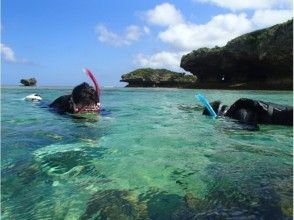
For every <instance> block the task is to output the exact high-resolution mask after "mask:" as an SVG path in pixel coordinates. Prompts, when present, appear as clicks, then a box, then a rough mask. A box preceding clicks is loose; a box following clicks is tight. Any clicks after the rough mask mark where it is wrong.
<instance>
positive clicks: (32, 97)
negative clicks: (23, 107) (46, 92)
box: [24, 93, 42, 101]
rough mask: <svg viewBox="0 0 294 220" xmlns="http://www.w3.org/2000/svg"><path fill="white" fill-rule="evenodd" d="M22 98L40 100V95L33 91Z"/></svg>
mask: <svg viewBox="0 0 294 220" xmlns="http://www.w3.org/2000/svg"><path fill="white" fill-rule="evenodd" d="M24 100H27V101H41V100H42V97H41V96H39V95H38V94H36V93H34V94H30V95H28V96H26V97H25V98H24Z"/></svg>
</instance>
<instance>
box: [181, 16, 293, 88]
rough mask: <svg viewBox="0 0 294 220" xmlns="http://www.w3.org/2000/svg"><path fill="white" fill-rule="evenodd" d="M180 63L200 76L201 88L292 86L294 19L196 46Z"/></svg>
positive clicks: (199, 84) (198, 85) (199, 85)
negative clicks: (222, 43) (223, 43)
mask: <svg viewBox="0 0 294 220" xmlns="http://www.w3.org/2000/svg"><path fill="white" fill-rule="evenodd" d="M181 67H182V68H183V69H185V70H186V71H189V72H191V73H192V74H193V75H196V76H197V78H198V82H197V87H198V88H217V89H222V88H236V89H292V85H293V20H290V21H288V22H285V23H282V24H278V25H275V26H272V27H270V28H266V29H262V30H258V31H254V32H252V33H248V34H244V35H242V36H240V37H237V38H235V39H233V40H231V41H229V42H228V43H227V45H226V46H224V47H215V48H212V49H209V48H200V49H198V50H195V51H193V52H191V53H189V54H187V55H184V56H183V57H182V59H181Z"/></svg>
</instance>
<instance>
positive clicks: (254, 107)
mask: <svg viewBox="0 0 294 220" xmlns="http://www.w3.org/2000/svg"><path fill="white" fill-rule="evenodd" d="M211 106H212V108H213V109H214V111H215V112H216V114H217V115H218V116H225V117H229V118H232V119H235V120H238V122H240V123H246V124H252V125H257V124H275V125H289V126H293V107H291V106H284V105H278V104H274V103H270V102H263V101H258V100H252V99H246V98H242V99H238V100H237V101H236V102H235V103H234V104H233V105H231V106H226V105H222V104H221V103H220V102H219V101H215V102H212V103H211ZM203 114H205V115H209V113H208V111H207V110H206V109H205V110H204V112H203Z"/></svg>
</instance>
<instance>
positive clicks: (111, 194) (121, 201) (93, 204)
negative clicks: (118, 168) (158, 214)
mask: <svg viewBox="0 0 294 220" xmlns="http://www.w3.org/2000/svg"><path fill="white" fill-rule="evenodd" d="M80 219H81V220H83V219H85V220H86V219H148V218H147V216H146V206H144V205H142V204H138V201H136V199H135V198H133V197H132V196H131V194H130V192H129V191H127V190H115V189H113V190H111V189H110V190H105V191H99V192H97V193H95V194H94V195H93V196H92V198H91V199H90V201H89V202H88V204H87V208H86V210H85V213H84V214H83V215H82V216H81V218H80Z"/></svg>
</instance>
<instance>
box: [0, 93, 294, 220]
mask: <svg viewBox="0 0 294 220" xmlns="http://www.w3.org/2000/svg"><path fill="white" fill-rule="evenodd" d="M1 90H2V95H1V113H2V117H1V175H2V176H1V177H2V179H1V209H2V213H1V214H2V219H3V220H4V219H21V220H24V219H30V220H31V219H292V216H293V213H292V209H293V206H292V199H293V198H292V195H293V182H292V179H293V154H292V152H293V128H292V127H287V126H273V125H261V126H260V130H259V131H247V130H242V129H240V128H239V127H238V126H236V124H235V123H233V122H228V121H226V120H222V119H212V118H210V117H207V116H203V115H202V108H201V107H200V106H199V103H198V101H197V100H196V99H195V94H196V93H202V94H203V95H205V96H206V98H207V99H208V100H210V101H213V100H221V101H222V102H223V103H225V104H232V103H233V102H234V101H236V100H237V99H238V98H241V97H244V98H252V99H258V100H263V101H269V102H274V103H278V104H286V105H293V103H292V100H293V93H292V91H233V90H232V91H229V90H224V91H221V90H189V89H187V90H184V89H163V88H146V89H145V88H105V89H103V90H102V96H101V105H102V108H103V111H102V112H101V114H100V115H94V116H90V117H87V118H86V119H78V118H73V117H71V116H69V115H59V114H56V113H54V112H52V111H50V110H49V109H48V108H47V107H46V105H47V104H48V103H50V102H52V101H53V100H54V99H55V98H57V97H59V96H60V95H64V94H69V93H71V88H68V87H67V88H62V87H55V88H54V87H52V88H50V87H47V88H45V87H44V88H42V87H36V88H25V87H2V89H1ZM31 93H38V94H39V95H41V96H42V97H43V101H44V102H43V103H42V104H41V105H40V104H38V103H33V102H28V101H24V100H23V98H24V97H25V96H27V95H29V94H31Z"/></svg>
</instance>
